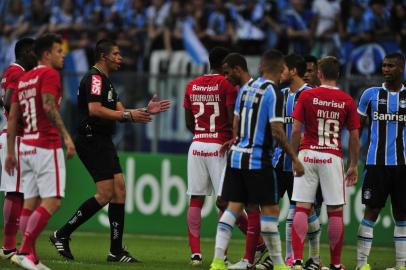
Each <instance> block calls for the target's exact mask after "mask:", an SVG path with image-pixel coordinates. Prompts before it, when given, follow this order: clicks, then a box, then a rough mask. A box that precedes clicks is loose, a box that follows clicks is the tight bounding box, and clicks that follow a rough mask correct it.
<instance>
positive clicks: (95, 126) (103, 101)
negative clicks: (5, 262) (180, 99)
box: [50, 39, 170, 263]
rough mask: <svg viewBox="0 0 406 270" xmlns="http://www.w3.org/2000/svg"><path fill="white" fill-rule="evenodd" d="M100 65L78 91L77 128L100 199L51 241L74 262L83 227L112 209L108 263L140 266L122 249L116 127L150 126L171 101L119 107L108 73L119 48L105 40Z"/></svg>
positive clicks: (98, 47)
mask: <svg viewBox="0 0 406 270" xmlns="http://www.w3.org/2000/svg"><path fill="white" fill-rule="evenodd" d="M95 56H96V64H95V65H94V66H93V67H92V68H91V69H90V71H89V72H88V73H87V74H86V75H85V76H84V77H83V79H82V80H81V82H80V86H79V93H78V110H79V118H80V123H79V128H78V136H77V138H76V141H75V145H76V149H77V153H78V156H79V158H80V159H81V160H82V162H83V164H84V165H85V167H86V169H87V170H88V171H89V173H90V175H91V176H92V178H93V180H94V182H95V183H96V189H97V191H96V194H95V195H94V196H93V197H91V198H89V199H88V200H87V201H85V202H84V203H82V205H81V206H80V207H79V209H78V210H77V211H76V213H75V214H74V215H73V217H72V218H70V219H69V220H68V222H67V223H65V225H63V226H62V227H61V228H60V229H59V230H57V231H55V232H54V233H53V234H52V235H51V236H50V240H51V242H52V243H53V245H54V246H55V248H56V249H57V250H58V252H59V254H60V255H62V256H63V257H64V258H66V259H69V260H73V259H74V258H73V255H72V253H71V251H70V248H69V237H70V235H71V234H72V233H73V232H74V231H75V230H76V228H78V227H79V226H80V225H81V224H83V223H84V222H86V221H87V220H88V219H89V218H91V217H92V216H93V215H94V214H95V213H96V212H97V211H99V210H100V209H101V208H102V207H104V206H105V205H106V204H109V209H108V216H109V221H110V253H109V255H108V256H107V261H109V262H127V263H133V262H137V259H135V258H134V257H133V256H131V255H130V254H129V252H128V251H126V250H125V249H124V248H123V244H122V237H123V230H124V214H125V209H124V205H125V196H126V195H125V182H124V177H123V173H122V169H121V167H120V163H119V159H118V156H117V151H116V149H115V146H114V144H113V141H112V135H113V133H114V130H115V126H116V121H120V122H128V121H131V122H137V123H148V122H150V121H151V120H152V119H151V114H155V113H160V112H163V111H166V110H168V109H169V107H170V102H169V101H168V100H164V101H156V97H155V96H154V97H153V98H152V99H151V101H150V102H149V103H148V105H147V107H146V108H142V109H133V110H127V109H125V108H124V106H123V104H122V103H121V102H120V101H119V98H118V95H117V93H116V91H115V89H114V87H113V84H112V82H111V81H110V78H109V75H110V72H112V71H115V70H117V69H118V68H119V67H120V64H121V62H122V56H121V55H120V50H119V48H118V46H117V45H116V43H115V42H114V41H111V40H107V39H103V40H100V41H99V42H97V44H96V49H95Z"/></svg>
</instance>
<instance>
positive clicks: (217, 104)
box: [183, 74, 237, 144]
mask: <svg viewBox="0 0 406 270" xmlns="http://www.w3.org/2000/svg"><path fill="white" fill-rule="evenodd" d="M236 97H237V89H236V87H235V86H233V85H232V84H231V83H230V82H229V81H228V80H227V79H226V78H225V77H224V76H223V75H220V74H207V75H203V76H200V77H197V78H196V79H194V80H192V81H191V82H189V83H188V85H187V86H186V92H185V98H184V103H183V106H184V108H185V109H189V110H191V111H192V113H193V115H194V118H195V132H194V136H193V140H194V141H200V142H210V143H220V144H223V143H224V142H226V141H227V140H229V139H231V136H232V127H231V125H230V124H229V123H228V120H227V106H230V105H231V106H233V105H234V104H235V99H236Z"/></svg>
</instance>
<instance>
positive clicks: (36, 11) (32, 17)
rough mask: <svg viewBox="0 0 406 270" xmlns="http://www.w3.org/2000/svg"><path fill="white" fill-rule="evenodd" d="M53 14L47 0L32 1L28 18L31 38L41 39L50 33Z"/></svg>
mask: <svg viewBox="0 0 406 270" xmlns="http://www.w3.org/2000/svg"><path fill="white" fill-rule="evenodd" d="M50 17H51V12H50V9H49V6H47V5H45V0H31V6H30V10H29V12H28V13H27V18H28V21H29V24H30V28H29V32H28V33H29V36H34V37H39V36H41V35H42V34H44V33H45V32H46V31H48V24H49V19H50Z"/></svg>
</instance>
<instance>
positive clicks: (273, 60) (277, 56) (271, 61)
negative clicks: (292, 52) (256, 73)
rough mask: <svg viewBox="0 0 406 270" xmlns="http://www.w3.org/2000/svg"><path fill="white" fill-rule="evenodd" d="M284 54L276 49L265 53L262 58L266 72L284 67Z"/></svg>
mask: <svg viewBox="0 0 406 270" xmlns="http://www.w3.org/2000/svg"><path fill="white" fill-rule="evenodd" d="M283 58H284V57H283V54H282V53H281V52H280V51H278V50H275V49H270V50H267V51H266V52H264V54H263V55H262V57H261V64H262V66H263V68H264V69H265V70H268V71H272V70H274V69H275V68H277V67H280V66H282V65H283V61H284V59H283Z"/></svg>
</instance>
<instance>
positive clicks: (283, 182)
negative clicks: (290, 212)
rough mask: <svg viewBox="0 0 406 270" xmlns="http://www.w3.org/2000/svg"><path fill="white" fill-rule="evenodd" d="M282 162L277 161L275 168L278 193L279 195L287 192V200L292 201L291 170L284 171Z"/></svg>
mask: <svg viewBox="0 0 406 270" xmlns="http://www.w3.org/2000/svg"><path fill="white" fill-rule="evenodd" d="M282 163H283V162H279V163H278V165H277V166H276V168H275V172H276V178H277V180H278V185H279V194H280V196H281V197H283V195H284V194H285V192H286V193H287V194H288V197H289V201H292V193H293V178H294V176H293V172H289V171H284V170H283V165H282Z"/></svg>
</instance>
